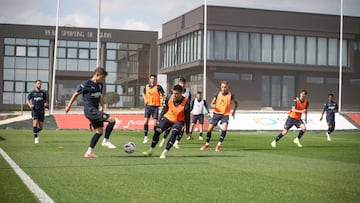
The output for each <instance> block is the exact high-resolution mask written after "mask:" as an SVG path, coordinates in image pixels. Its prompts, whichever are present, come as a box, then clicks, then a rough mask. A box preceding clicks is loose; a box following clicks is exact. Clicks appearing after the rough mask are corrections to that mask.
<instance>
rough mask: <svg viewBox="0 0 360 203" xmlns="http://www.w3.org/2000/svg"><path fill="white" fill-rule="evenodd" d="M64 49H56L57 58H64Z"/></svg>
mask: <svg viewBox="0 0 360 203" xmlns="http://www.w3.org/2000/svg"><path fill="white" fill-rule="evenodd" d="M65 53H66V48H58V52H57V55H58V58H66V54H65Z"/></svg>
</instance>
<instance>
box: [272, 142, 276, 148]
mask: <svg viewBox="0 0 360 203" xmlns="http://www.w3.org/2000/svg"><path fill="white" fill-rule="evenodd" d="M271 147H274V148H275V147H276V141H275V140H274V141H272V142H271Z"/></svg>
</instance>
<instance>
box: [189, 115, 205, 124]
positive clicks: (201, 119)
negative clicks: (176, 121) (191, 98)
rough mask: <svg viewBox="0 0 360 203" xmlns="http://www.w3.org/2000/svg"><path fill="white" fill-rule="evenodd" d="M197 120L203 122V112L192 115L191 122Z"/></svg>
mask: <svg viewBox="0 0 360 203" xmlns="http://www.w3.org/2000/svg"><path fill="white" fill-rule="evenodd" d="M197 121H199V123H200V124H204V114H198V115H193V116H192V123H196V122H197Z"/></svg>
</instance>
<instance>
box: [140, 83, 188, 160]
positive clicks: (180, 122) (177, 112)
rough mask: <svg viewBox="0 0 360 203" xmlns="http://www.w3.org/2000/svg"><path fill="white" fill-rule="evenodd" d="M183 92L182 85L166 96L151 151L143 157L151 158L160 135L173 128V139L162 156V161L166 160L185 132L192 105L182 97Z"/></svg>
mask: <svg viewBox="0 0 360 203" xmlns="http://www.w3.org/2000/svg"><path fill="white" fill-rule="evenodd" d="M182 92H183V88H182V87H181V86H180V85H175V86H174V88H173V90H172V93H171V94H168V95H167V96H166V99H165V104H164V107H163V109H162V111H161V114H160V121H159V124H158V125H157V126H155V127H154V135H153V138H152V142H151V147H150V150H148V151H145V152H143V155H145V156H151V155H152V154H153V152H154V150H155V146H156V144H157V143H158V142H159V137H160V134H161V133H162V132H164V131H165V130H167V129H169V128H171V131H170V133H171V137H170V139H169V140H168V142H167V145H166V147H165V149H164V151H163V152H162V153H161V156H160V158H161V159H165V158H166V155H167V153H168V152H169V150H170V149H171V147H172V146H173V145H174V143H175V140H176V139H177V138H178V137H179V136H180V133H181V132H182V131H183V130H184V128H185V126H184V124H185V123H188V122H189V121H188V118H189V117H190V105H189V102H187V101H188V99H187V98H186V97H184V96H182ZM185 115H186V116H185Z"/></svg>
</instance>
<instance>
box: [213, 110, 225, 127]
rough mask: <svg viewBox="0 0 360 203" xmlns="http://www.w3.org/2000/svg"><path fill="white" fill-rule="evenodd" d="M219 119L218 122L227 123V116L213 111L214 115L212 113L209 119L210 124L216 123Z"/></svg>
mask: <svg viewBox="0 0 360 203" xmlns="http://www.w3.org/2000/svg"><path fill="white" fill-rule="evenodd" d="M219 121H221V122H220V124H223V123H229V116H225V115H223V114H215V113H214V115H213V117H212V119H211V124H212V125H216V124H217V123H218V122H219Z"/></svg>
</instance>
